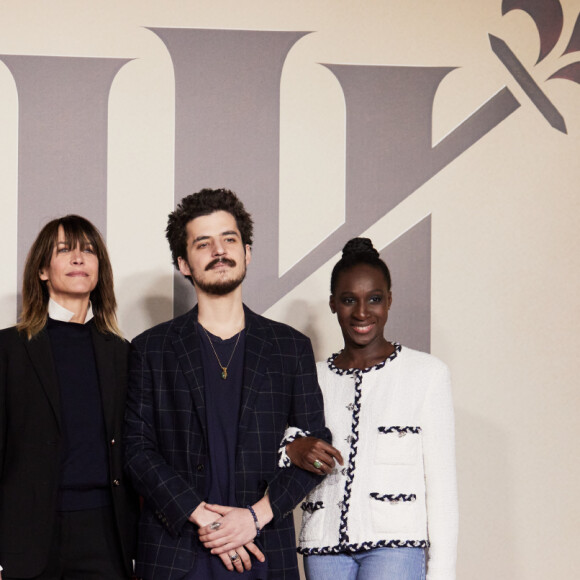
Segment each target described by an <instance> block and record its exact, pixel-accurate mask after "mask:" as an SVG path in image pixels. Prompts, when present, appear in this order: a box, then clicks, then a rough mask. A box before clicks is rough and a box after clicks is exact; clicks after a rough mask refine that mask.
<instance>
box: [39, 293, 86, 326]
mask: <svg viewBox="0 0 580 580" xmlns="http://www.w3.org/2000/svg"><path fill="white" fill-rule="evenodd" d="M48 315H49V316H50V317H51V318H52V319H53V320H58V321H60V322H70V321H71V320H72V318H73V316H74V315H75V313H74V312H71V311H70V310H67V309H66V308H65V307H64V306H61V305H60V304H59V303H58V302H55V301H54V300H53V299H52V298H49V299H48ZM91 318H93V305H92V304H91V303H90V302H89V309H88V310H87V315H86V317H85V321H84V323H83V324H86V323H87V322H88V321H89V320H91Z"/></svg>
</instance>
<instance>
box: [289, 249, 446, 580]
mask: <svg viewBox="0 0 580 580" xmlns="http://www.w3.org/2000/svg"><path fill="white" fill-rule="evenodd" d="M391 304H392V293H391V276H390V272H389V269H388V267H387V265H386V264H385V263H384V262H383V260H381V258H380V256H379V253H378V252H377V251H376V250H375V248H374V247H373V245H372V242H371V241H370V240H369V239H367V238H355V239H352V240H350V241H349V242H348V243H347V244H346V245H345V246H344V249H343V253H342V258H341V259H340V260H339V262H338V263H337V264H336V265H335V266H334V269H333V271H332V276H331V282H330V309H331V311H332V312H333V313H334V314H336V317H337V320H338V323H339V325H340V328H341V330H342V335H343V338H344V348H343V349H342V350H341V351H340V352H339V353H338V354H334V355H332V356H330V357H329V359H328V360H327V361H326V362H320V363H318V365H317V370H318V379H319V383H320V387H321V389H322V393H323V395H324V407H325V417H326V423H327V426H328V427H329V428H330V430H331V431H332V435H333V442H334V444H335V446H336V448H335V447H332V446H331V445H329V444H327V443H325V442H324V441H320V440H318V439H314V438H311V437H300V436H298V438H296V439H295V440H294V441H293V442H292V443H289V444H288V445H287V446H286V452H287V454H288V457H289V458H290V460H291V461H292V462H293V463H294V464H295V465H297V466H299V467H302V468H303V469H308V470H310V471H313V472H314V473H325V474H327V476H326V478H325V479H324V480H323V482H322V483H321V484H320V485H319V486H318V487H317V488H316V489H315V490H314V491H312V492H311V493H310V495H309V496H308V497H307V498H306V499H305V501H304V503H303V504H302V506H301V507H302V509H303V518H302V530H301V532H300V547H299V548H298V551H299V552H300V553H301V554H303V555H304V569H305V571H306V577H307V578H308V580H354V579H357V580H382V579H385V580H387V579H389V580H424V579H425V578H427V580H454V578H455V561H456V551H457V547H456V546H457V519H458V518H457V486H456V477H455V444H454V420H453V403H452V397H451V387H450V379H449V371H448V369H447V367H446V366H445V365H444V364H443V363H442V362H441V361H439V360H438V359H436V358H435V357H434V356H431V355H429V354H426V353H422V352H418V351H415V350H412V349H410V348H407V347H404V346H401V345H400V344H399V343H397V342H389V341H387V340H386V339H385V337H384V329H385V324H386V323H387V319H388V313H389V309H390V308H391ZM298 435H304V434H301V433H300V434H298ZM290 438H291V437H290ZM343 458H344V461H343ZM335 460H336V462H335ZM337 463H339V464H340V465H337Z"/></svg>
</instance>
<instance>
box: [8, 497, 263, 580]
mask: <svg viewBox="0 0 580 580" xmlns="http://www.w3.org/2000/svg"><path fill="white" fill-rule="evenodd" d="M215 507H218V508H221V507H223V506H209V505H208V504H206V503H205V502H202V503H200V504H199V505H198V506H197V508H196V509H195V510H194V511H193V512H192V514H191V515H190V516H189V520H190V521H191V522H193V523H194V524H196V525H197V526H199V528H200V529H199V536H200V539H201V541H202V542H203V541H204V540H203V539H202V537H207V536H208V534H210V533H212V532H217V531H219V530H220V529H221V526H222V525H223V523H224V522H223V519H224V518H223V517H222V515H221V514H220V510H216V509H215ZM212 508H213V509H212ZM225 509H226V510H231V509H239V508H227V507H226V508H225ZM222 511H224V510H222ZM242 511H244V510H242ZM245 511H247V512H248V515H249V516H250V518H251V520H252V526H253V530H254V534H253V536H252V538H251V539H252V540H253V539H254V536H255V535H256V526H255V525H254V524H253V518H252V516H251V514H250V512H249V510H245ZM218 523H219V524H220V525H219V526H217V527H216V525H217V524H218ZM202 530H203V531H202ZM218 536H219V534H218ZM205 547H206V548H209V547H210V546H207V545H206V546H205ZM228 548H229V549H227V550H225V549H224V550H222V551H220V553H218V552H214V551H213V550H212V553H213V554H216V555H217V556H219V557H220V559H221V561H222V562H223V564H224V566H225V567H226V568H227V569H228V570H230V571H233V570H236V571H237V572H243V571H244V570H251V568H252V561H251V559H250V554H248V552H250V553H251V554H253V555H254V556H255V557H256V558H257V559H258V560H259V561H260V562H263V561H264V560H265V559H266V557H265V556H264V554H263V553H262V552H261V550H260V549H259V548H258V546H256V544H254V542H252V541H248V542H246V543H245V545H244V544H239V545H237V546H228ZM236 555H237V557H236ZM232 558H233V560H232ZM0 580H2V578H1V577H0Z"/></svg>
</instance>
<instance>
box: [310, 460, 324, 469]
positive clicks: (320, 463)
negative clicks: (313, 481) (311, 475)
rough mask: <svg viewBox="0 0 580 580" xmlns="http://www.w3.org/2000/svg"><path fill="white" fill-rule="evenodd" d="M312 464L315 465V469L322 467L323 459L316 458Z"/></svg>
mask: <svg viewBox="0 0 580 580" xmlns="http://www.w3.org/2000/svg"><path fill="white" fill-rule="evenodd" d="M312 465H314V468H315V469H320V468H321V467H322V461H318V459H315V460H314V461H313V462H312Z"/></svg>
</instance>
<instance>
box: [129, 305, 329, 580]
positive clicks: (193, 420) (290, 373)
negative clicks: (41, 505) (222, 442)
mask: <svg viewBox="0 0 580 580" xmlns="http://www.w3.org/2000/svg"><path fill="white" fill-rule="evenodd" d="M244 308H245V317H246V342H245V359H244V377H243V387H242V403H241V412H240V420H239V425H238V440H237V449H236V468H235V469H236V473H235V482H236V499H237V502H238V506H242V507H243V506H246V505H248V504H250V505H251V504H254V503H255V502H256V501H258V500H259V499H260V498H261V497H263V495H264V494H265V493H266V491H267V492H268V494H269V498H270V502H271V506H272V510H273V512H274V519H273V520H272V522H271V523H270V524H268V525H267V526H266V527H265V528H264V530H263V532H262V534H261V536H260V540H261V541H262V546H263V551H264V553H265V555H266V558H267V562H268V574H269V576H268V577H269V579H270V580H272V579H285V580H289V579H292V580H295V579H298V578H299V574H298V568H297V559H296V546H295V541H296V540H295V535H294V522H293V516H292V510H293V508H294V507H295V506H296V505H297V504H298V502H300V500H301V499H302V498H303V497H304V496H305V495H306V494H307V493H308V492H309V491H310V490H311V489H312V488H314V487H315V486H316V484H317V483H319V481H320V478H319V477H318V476H315V475H314V474H311V473H309V472H306V471H303V470H301V469H298V468H296V467H293V466H292V467H289V468H285V469H280V468H278V467H277V453H278V449H279V446H280V442H281V440H282V437H283V434H284V431H285V429H286V426H287V425H293V426H296V427H299V428H301V429H303V430H308V431H310V432H311V434H312V435H314V436H317V437H321V438H324V439H326V440H330V432H329V431H328V430H327V429H326V427H325V424H324V410H323V400H322V395H321V392H320V388H319V386H318V382H317V378H316V368H315V363H314V356H313V353H312V346H311V343H310V340H309V339H308V338H307V337H306V336H304V335H303V334H301V333H299V332H298V331H296V330H294V329H293V328H291V327H289V326H287V325H285V324H280V323H277V322H273V321H271V320H268V319H266V318H264V317H262V316H259V315H257V314H255V313H253V312H252V311H251V310H249V309H248V308H246V307H244ZM198 328H199V327H198V325H197V307H196V308H194V309H193V310H192V311H190V312H188V313H187V314H185V315H183V316H180V317H178V318H175V319H174V320H171V321H169V322H166V323H163V324H160V325H158V326H156V327H154V328H152V329H150V330H148V331H146V332H145V333H143V334H141V335H140V336H138V337H137V338H135V339H134V341H133V345H132V354H131V363H130V379H129V394H128V405H127V411H126V425H125V453H126V461H127V469H128V472H129V475H130V477H131V478H132V480H133V483H134V485H135V487H136V489H137V490H138V492H139V493H140V494H141V495H142V496H143V498H144V506H143V511H142V514H141V521H140V524H139V547H138V557H137V569H136V572H137V575H138V576H139V577H142V578H144V579H145V580H165V579H168V580H174V579H175V580H176V579H178V578H183V576H184V575H185V574H186V573H187V572H189V571H190V570H191V569H192V568H193V567H194V562H195V556H196V550H197V549H198V548H197V547H196V546H197V545H198V544H197V530H196V527H195V526H194V525H193V524H192V523H191V522H189V521H188V518H189V515H190V514H191V513H192V511H193V510H194V509H195V508H196V507H197V506H198V505H199V503H200V502H201V501H203V500H204V499H205V498H204V494H205V486H206V481H205V478H206V471H207V470H206V465H207V462H208V453H209V451H208V445H207V426H206V410H205V397H204V375H203V366H202V360H201V353H200V345H199V337H198Z"/></svg>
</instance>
